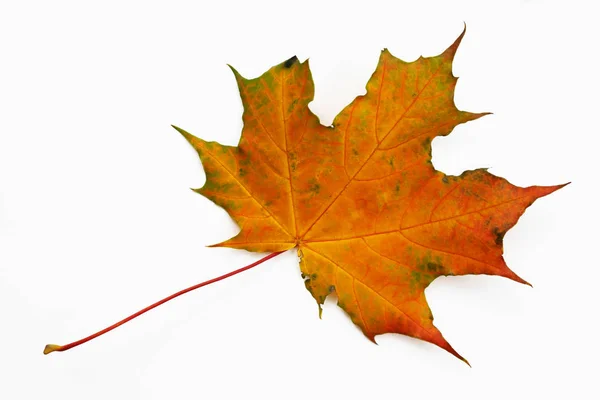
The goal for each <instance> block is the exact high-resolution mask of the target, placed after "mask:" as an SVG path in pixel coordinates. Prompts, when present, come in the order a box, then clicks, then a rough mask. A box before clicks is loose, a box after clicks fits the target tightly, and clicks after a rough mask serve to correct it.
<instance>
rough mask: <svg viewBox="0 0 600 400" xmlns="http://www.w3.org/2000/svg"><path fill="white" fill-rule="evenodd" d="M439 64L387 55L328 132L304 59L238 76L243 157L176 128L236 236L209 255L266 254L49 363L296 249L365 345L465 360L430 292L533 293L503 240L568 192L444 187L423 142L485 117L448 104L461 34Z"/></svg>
mask: <svg viewBox="0 0 600 400" xmlns="http://www.w3.org/2000/svg"><path fill="white" fill-rule="evenodd" d="M464 33H465V32H464V31H463V33H462V34H461V35H460V36H459V37H458V39H457V40H456V41H455V42H454V43H453V44H452V45H451V46H450V47H449V48H448V49H447V50H446V51H444V52H443V53H442V54H440V55H439V56H436V57H428V58H422V57H421V58H419V59H417V60H416V61H414V62H410V63H407V62H404V61H402V60H400V59H398V58H396V57H394V56H393V55H392V54H390V52H389V51H387V50H383V51H382V53H381V57H380V59H379V64H378V65H377V69H376V70H375V73H374V74H373V76H372V77H371V79H370V80H369V82H368V83H367V93H366V94H365V95H363V96H358V97H357V98H356V99H354V101H353V102H352V103H350V104H349V105H348V106H347V107H346V108H345V109H344V110H342V112H341V113H340V114H339V115H338V116H337V117H336V118H335V120H334V121H333V126H330V127H328V126H323V125H321V124H320V122H319V119H318V118H317V116H316V115H314V114H313V113H312V112H311V111H310V109H309V108H308V104H309V103H310V102H311V101H312V99H313V95H314V84H313V81H312V77H311V73H310V69H309V66H308V61H305V62H304V63H300V62H299V61H298V59H297V58H296V57H292V58H290V59H289V60H287V61H286V62H284V63H282V64H279V65H277V66H275V67H273V68H271V69H270V70H268V71H267V72H265V73H264V74H263V75H261V76H259V77H258V78H256V79H245V78H243V77H242V76H241V75H240V74H239V73H238V72H237V71H236V70H235V69H233V68H232V70H233V73H234V75H235V78H236V80H237V83H238V86H239V90H240V94H241V97H242V102H243V105H244V114H243V120H244V128H243V131H242V136H241V139H240V143H239V146H237V147H231V146H223V145H221V144H219V143H216V142H206V141H204V140H202V139H199V138H197V137H195V136H192V135H191V134H189V133H188V132H186V131H184V130H183V129H180V128H177V127H175V128H176V129H177V130H178V131H179V132H181V133H182V134H183V136H185V138H186V139H187V140H188V141H189V142H190V143H191V144H192V146H194V148H195V149H196V150H197V151H198V153H199V155H200V159H201V160H202V164H203V166H204V170H205V172H206V183H205V185H204V186H203V187H202V188H200V189H197V190H196V191H197V192H198V193H200V194H202V195H204V196H205V197H207V198H208V199H210V200H212V201H213V202H214V203H216V204H218V205H219V206H221V207H223V208H224V209H225V210H226V211H227V212H228V213H229V215H231V217H232V218H233V219H234V220H235V221H236V222H237V224H238V225H239V227H240V228H241V229H240V232H239V234H237V235H236V236H235V237H233V238H231V239H229V240H227V241H225V242H223V243H220V244H216V245H214V246H222V247H233V248H237V249H245V250H248V251H254V252H270V253H271V254H269V255H267V256H266V257H264V258H262V259H261V260H259V261H257V262H255V263H253V264H250V265H248V266H246V267H243V268H240V269H238V270H235V271H233V272H230V273H228V274H225V275H222V276H220V277H217V278H214V279H211V280H209V281H206V282H202V283H200V284H197V285H194V286H192V287H190V288H187V289H184V290H182V291H180V292H177V293H175V294H173V295H171V296H169V297H167V298H165V299H163V300H161V301H159V302H157V303H155V304H153V305H151V306H149V307H146V308H145V309H143V310H141V311H139V312H137V313H135V314H133V315H131V316H130V317H127V318H125V319H124V320H122V321H120V322H118V323H116V324H114V325H112V326H110V327H108V328H106V329H104V330H102V331H100V332H97V333H95V334H93V335H91V336H88V337H86V338H84V339H81V340H78V341H76V342H73V343H69V344H67V345H64V346H59V345H53V344H51V345H47V346H46V348H45V349H44V353H45V354H48V353H51V352H54V351H65V350H68V349H70V348H73V347H75V346H78V345H80V344H83V343H85V342H87V341H89V340H91V339H93V338H95V337H98V336H100V335H103V334H104V333H106V332H109V331H111V330H112V329H114V328H116V327H118V326H120V325H122V324H123V323H125V322H127V321H129V320H131V319H133V318H135V317H137V316H139V315H141V314H143V313H145V312H147V311H148V310H151V309H153V308H154V307H157V306H159V305H161V304H163V303H165V302H167V301H169V300H171V299H173V298H175V297H177V296H180V295H182V294H185V293H188V292H190V291H192V290H195V289H197V288H199V287H202V286H205V285H208V284H211V283H214V282H217V281H219V280H222V279H226V278H228V277H230V276H232V275H235V274H237V273H240V272H242V271H245V270H247V269H249V268H252V267H254V266H256V265H259V264H260V263H262V262H264V261H266V260H268V259H270V258H273V257H275V256H276V255H277V254H280V253H281V252H283V251H285V250H289V249H291V248H294V247H296V248H297V249H298V255H299V256H300V269H301V271H302V276H303V277H304V282H305V285H306V288H307V289H308V290H309V291H310V293H311V294H312V296H313V297H314V298H315V300H316V301H317V304H318V305H319V315H320V314H321V310H322V309H321V306H322V305H323V303H324V302H325V298H326V297H327V296H328V295H329V294H332V293H335V294H336V295H337V296H338V305H339V306H340V307H341V308H343V309H344V310H345V311H346V312H347V313H348V315H349V316H350V318H351V319H352V321H353V322H354V323H355V324H356V325H358V326H359V327H360V328H361V329H362V331H363V333H364V334H365V335H366V336H367V337H368V338H369V339H371V340H372V341H374V340H375V336H376V335H378V334H383V333H389V332H393V333H401V334H404V335H408V336H412V337H415V338H418V339H422V340H425V341H428V342H431V343H433V344H436V345H437V346H439V347H441V348H443V349H445V350H447V351H448V352H450V353H451V354H453V355H455V356H456V357H458V358H460V359H461V360H464V361H465V362H466V360H465V359H464V358H463V357H461V356H460V355H459V354H458V353H457V352H456V351H455V350H454V349H453V348H452V346H450V344H449V343H448V342H447V341H446V340H445V339H444V337H443V336H442V334H441V333H440V331H439V330H438V329H437V328H436V327H435V326H434V325H433V316H432V314H431V310H430V309H429V306H428V305H427V300H426V298H425V288H427V286H428V285H429V284H430V283H431V282H432V281H433V280H434V279H435V278H437V277H439V276H444V275H466V274H487V275H498V276H503V277H506V278H509V279H512V280H514V281H517V282H521V283H527V282H525V281H524V280H523V279H521V278H520V277H519V276H517V275H516V274H515V273H514V272H513V271H511V270H510V269H509V268H508V266H507V265H506V263H505V262H504V259H503V257H502V253H503V248H502V239H503V237H504V234H505V233H506V231H507V230H508V229H510V228H511V227H513V226H514V225H515V224H516V223H517V220H518V219H519V217H520V216H521V215H522V214H523V212H524V211H525V209H526V208H527V207H528V206H530V205H531V204H532V203H533V202H534V201H535V200H536V199H538V198H539V197H542V196H545V195H547V194H549V193H552V192H554V191H555V190H557V189H559V188H561V187H563V186H564V185H558V186H545V187H544V186H531V187H527V188H520V187H518V186H514V185H512V184H510V183H509V182H508V181H506V180H505V179H503V178H499V177H497V176H494V175H492V174H490V173H488V172H487V171H486V170H485V169H477V170H474V171H466V172H464V173H463V174H461V175H460V176H449V175H445V174H444V173H442V172H439V171H436V170H435V169H434V167H433V165H432V163H431V141H432V140H433V139H434V138H435V137H437V136H445V135H448V134H449V133H450V132H451V131H452V130H453V129H454V127H455V126H457V125H458V124H461V123H464V122H468V121H472V120H475V119H477V118H480V117H482V116H484V115H486V114H487V113H480V114H474V113H470V112H465V111H460V110H458V109H457V108H456V107H455V105H454V87H455V86H456V81H457V78H456V77H454V76H453V75H452V60H453V58H454V55H455V53H456V50H457V48H458V45H459V43H460V41H461V39H462V37H463V36H464Z"/></svg>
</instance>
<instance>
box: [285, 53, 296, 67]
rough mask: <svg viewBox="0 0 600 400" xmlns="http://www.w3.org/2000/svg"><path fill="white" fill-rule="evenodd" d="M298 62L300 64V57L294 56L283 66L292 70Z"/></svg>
mask: <svg viewBox="0 0 600 400" xmlns="http://www.w3.org/2000/svg"><path fill="white" fill-rule="evenodd" d="M297 62H298V57H296V56H293V57H290V58H289V59H287V60H286V61H285V62H284V63H283V66H284V67H285V68H291V67H292V65H294V64H296V63H297Z"/></svg>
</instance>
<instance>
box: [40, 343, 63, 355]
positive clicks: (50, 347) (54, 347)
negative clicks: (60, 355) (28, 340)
mask: <svg viewBox="0 0 600 400" xmlns="http://www.w3.org/2000/svg"><path fill="white" fill-rule="evenodd" d="M61 347H62V346H59V345H57V344H47V345H46V347H44V354H50V353H52V352H53V351H60V349H61Z"/></svg>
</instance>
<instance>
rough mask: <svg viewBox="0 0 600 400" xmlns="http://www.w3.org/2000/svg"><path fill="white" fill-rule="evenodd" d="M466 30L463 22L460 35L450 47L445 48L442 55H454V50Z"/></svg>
mask: <svg viewBox="0 0 600 400" xmlns="http://www.w3.org/2000/svg"><path fill="white" fill-rule="evenodd" d="M466 32H467V24H466V23H465V24H464V28H463V31H462V33H461V34H460V35H458V37H457V38H456V40H455V41H454V43H452V44H451V45H450V47H448V48H447V49H446V51H444V53H443V55H444V56H446V57H449V58H450V59H454V56H455V55H456V50H458V46H459V45H460V42H461V41H462V40H463V37H465V33H466Z"/></svg>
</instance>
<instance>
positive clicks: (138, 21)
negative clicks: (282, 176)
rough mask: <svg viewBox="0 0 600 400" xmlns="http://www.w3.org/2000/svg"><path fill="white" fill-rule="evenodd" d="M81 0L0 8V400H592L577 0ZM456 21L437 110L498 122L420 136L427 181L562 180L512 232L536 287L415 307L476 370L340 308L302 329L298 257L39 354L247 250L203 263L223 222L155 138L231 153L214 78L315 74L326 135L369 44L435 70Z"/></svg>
mask: <svg viewBox="0 0 600 400" xmlns="http://www.w3.org/2000/svg"><path fill="white" fill-rule="evenodd" d="M83 3H86V4H85V5H84V4H83ZM88 3H89V2H79V1H72V2H64V1H39V2H31V1H13V2H9V1H3V2H2V3H1V4H2V5H1V7H0V342H1V343H2V346H3V347H2V350H1V353H0V398H2V399H42V398H44V399H121V398H122V399H178V400H183V399H323V398H335V399H354V398H365V399H371V398H372V399H377V398H386V399H393V398H399V399H400V398H419V399H422V398H437V399H442V398H445V399H450V398H459V399H462V400H467V399H516V398H546V397H548V396H557V397H558V398H573V399H592V398H598V396H599V394H598V393H599V388H598V383H597V373H598V370H599V365H598V360H599V356H600V354H599V349H598V337H599V335H600V331H599V328H598V316H597V306H598V305H599V304H600V298H599V295H598V278H599V272H598V271H599V267H600V265H599V258H598V255H597V251H598V243H597V238H598V226H599V225H598V224H599V222H600V221H599V218H598V208H597V205H596V204H597V196H596V195H595V193H597V187H598V184H599V180H598V175H597V173H596V171H595V170H594V168H593V164H595V163H594V160H596V159H597V154H598V145H599V141H598V135H599V134H600V132H599V130H598V123H597V118H598V117H597V116H598V112H599V111H598V108H599V101H598V93H599V91H600V85H599V63H598V61H599V59H598V38H599V37H600V30H599V28H598V21H597V17H598V12H597V10H596V9H595V8H594V6H593V5H592V4H594V2H593V1H589V2H577V1H556V2H552V1H541V0H539V1H498V2H481V1H473V2H467V1H455V2H446V1H440V2H421V1H416V0H415V1H411V2H408V3H407V2H400V1H389V2H383V1H375V0H369V1H364V2H360V3H358V4H354V3H352V2H350V1H343V2H325V1H321V2H319V1H308V0H303V1H295V2H284V1H281V0H280V1H274V2H266V1H247V2H239V4H234V3H233V2H226V1H223V2H220V3H219V2H205V3H201V2H174V1H170V2H163V3H162V4H157V3H155V2H148V1H146V2H138V3H134V2H121V1H114V2H109V1H105V2H97V4H96V5H90V4H88ZM445 3H454V5H452V6H450V5H445ZM484 3H485V4H484ZM463 21H465V22H466V23H467V34H466V36H465V38H464V40H463V43H462V45H461V47H460V49H459V51H458V53H457V56H456V60H455V65H454V73H455V75H457V76H460V80H459V83H458V87H457V91H456V104H457V106H458V107H459V108H460V109H463V110H468V111H472V112H482V111H492V112H494V115H491V116H487V117H485V118H482V119H480V120H478V121H474V122H470V123H468V124H465V125H461V126H460V127H458V128H457V129H455V131H454V132H453V133H452V134H451V135H450V136H449V137H447V138H438V139H436V140H435V141H434V150H433V155H434V164H435V166H436V167H437V168H438V169H440V170H442V171H444V172H446V173H450V174H459V173H461V172H462V171H463V170H465V169H473V168H477V167H490V168H491V169H490V172H492V173H494V174H496V175H500V176H503V177H505V178H507V179H509V180H510V181H511V182H512V183H514V184H517V185H521V186H526V185H533V184H540V185H552V184H560V183H564V182H568V181H572V182H573V183H572V184H571V185H570V186H568V187H566V188H564V189H562V190H560V191H558V192H556V193H554V194H552V195H550V196H548V197H545V198H543V199H540V200H538V201H537V202H536V203H535V204H534V205H533V206H532V207H531V208H530V209H528V210H527V212H526V213H525V215H524V217H523V218H522V219H521V220H520V221H519V223H518V225H517V226H516V227H515V228H514V229H512V230H511V231H510V232H509V233H508V234H507V235H506V238H505V256H506V259H507V262H508V265H509V266H510V267H511V268H512V269H513V270H514V271H516V272H517V273H518V274H519V275H521V276H522V277H523V278H524V279H526V280H528V281H530V282H531V283H532V284H533V286H534V288H533V289H532V288H530V287H527V286H524V285H519V284H516V283H514V282H512V281H509V280H506V279H502V278H498V277H487V276H468V277H453V278H441V279H438V280H436V281H435V282H434V283H433V284H432V285H431V286H430V287H429V288H428V289H427V291H426V293H427V298H428V301H429V303H430V305H431V307H432V310H433V313H434V316H435V324H436V325H437V326H438V327H439V328H440V329H441V331H442V332H443V333H444V335H445V336H446V338H447V339H448V340H449V341H450V342H451V343H452V345H453V346H454V347H455V348H456V349H457V350H458V351H459V352H460V353H461V354H463V355H464V356H465V357H466V358H467V359H468V360H469V361H470V362H471V364H472V366H473V368H468V367H467V366H466V365H465V364H463V363H462V362H460V361H459V360H457V359H455V358H454V357H452V356H450V355H449V354H448V353H446V352H445V351H443V350H440V349H438V348H436V347H435V346H433V345H430V344H428V343H424V342H419V341H417V340H413V339H410V338H406V337H402V336H399V335H391V334H388V335H383V336H379V337H378V338H377V341H378V342H379V346H376V345H374V344H372V343H371V342H369V341H368V340H367V339H366V338H364V337H363V336H362V334H361V333H360V331H359V330H358V329H357V328H356V327H354V326H353V325H352V323H351V322H350V320H349V318H347V317H346V315H344V314H343V312H342V311H341V310H340V309H339V308H338V307H336V306H335V303H334V302H333V300H331V301H328V302H327V304H326V307H325V309H324V312H323V319H322V320H319V318H318V313H317V306H316V304H315V303H314V300H313V299H312V298H311V296H310V294H309V293H308V292H307V291H306V289H305V288H304V285H303V283H302V279H301V277H300V272H299V268H298V265H297V259H296V255H295V253H294V252H293V251H290V252H288V253H286V254H284V255H282V256H279V257H278V258H275V259H273V260H271V261H268V262H266V263H265V264H262V265H261V266H259V267H257V268H255V269H252V270H251V271H249V272H246V273H244V274H242V275H238V276H236V277H234V278H232V279H230V280H228V281H224V282H220V283H218V284H215V285H212V286H210V287H206V288H203V289H201V290H200V291H197V292H194V293H191V294H188V295H186V296H184V297H181V298H179V299H177V300H176V301H173V302H171V303H169V304H167V305H165V306H163V307H161V308H159V309H157V310H154V311H152V312H151V313H149V314H146V315H144V316H143V317H141V318H139V319H137V320H135V321H134V322H131V323H129V324H128V325H126V326H124V327H122V328H120V329H119V330H117V331H114V332H111V333H110V334H108V335H106V336H103V337H102V338H100V339H97V340H95V341H93V342H90V343H88V344H86V345H84V346H81V347H78V348H76V349H73V350H71V351H68V352H65V353H54V354H51V355H48V356H43V355H42V349H43V348H44V345H45V344H46V343H59V344H64V343H68V342H71V341H74V340H76V339H79V338H81V337H83V336H86V335H88V334H90V333H93V332H95V331H96V330H98V329H100V328H103V327H105V326H107V325H109V324H111V323H113V322H115V321H117V320H118V319H120V318H122V317H124V316H126V315H128V314H130V313H132V312H134V311H136V310H138V309H140V308H142V307H144V306H146V305H148V304H150V303H152V302H154V301H156V300H158V299H160V298H162V297H164V296H166V295H168V294H170V293H172V292H174V291H177V290H179V289H181V288H184V287H187V286H189V285H191V284H193V283H196V282H199V281H203V280H206V279H209V278H212V277H214V276H217V275H220V274H223V273H225V272H228V271H230V270H233V269H236V268H239V267H241V266H243V265H246V264H248V263H250V262H252V261H254V260H257V259H259V258H260V257H262V255H260V254H250V253H247V252H245V251H235V250H230V249H210V248H206V247H205V246H206V245H208V244H211V243H215V242H219V241H221V240H224V239H227V238H229V237H230V236H232V235H234V234H235V233H236V232H237V228H236V227H235V225H234V224H233V222H232V221H231V220H230V218H229V217H228V216H227V214H226V213H225V212H224V211H223V210H221V209H220V208H218V207H217V206H215V205H213V204H212V203H211V202H210V201H208V200H206V199H204V198H203V197H201V196H200V195H197V194H195V193H193V192H192V191H190V190H189V188H190V187H199V186H201V185H202V184H203V182H204V173H203V172H202V168H201V165H200V162H199V160H198V158H197V156H196V154H195V152H194V151H193V150H192V148H191V147H190V146H189V145H188V144H187V143H186V142H185V140H184V139H183V138H182V137H181V136H180V135H179V134H177V132H175V131H174V130H173V129H172V128H171V127H170V124H176V125H179V126H181V127H182V128H184V129H186V130H188V131H190V132H192V133H194V134H196V135H198V136H201V137H203V138H205V139H209V140H218V141H220V142H221V143H225V144H229V145H235V144H236V143H237V141H238V139H239V135H240V130H241V112H242V108H241V102H240V100H239V96H238V93H237V88H236V85H235V81H234V78H233V76H232V74H231V71H230V70H229V68H227V66H226V63H230V64H231V65H233V66H235V67H236V68H237V69H238V70H239V71H240V72H241V73H242V74H243V75H244V76H246V77H255V76H257V75H259V74H260V73H262V72H263V71H264V70H266V69H268V68H269V67H271V66H272V65H274V64H277V63H280V62H282V61H284V60H286V59H288V58H289V57H291V56H292V55H294V54H296V55H298V57H299V58H300V59H301V60H304V59H306V58H307V57H310V63H311V68H312V71H313V77H314V80H315V85H316V97H315V101H314V102H313V103H312V104H311V108H312V110H313V111H314V112H315V113H316V114H317V115H319V116H320V118H321V121H322V122H323V123H324V124H330V123H331V121H332V120H333V117H334V116H335V114H336V113H337V112H339V111H340V110H341V109H342V108H343V107H344V106H345V105H346V104H348V103H349V102H350V101H351V100H352V99H353V98H354V97H355V96H357V95H359V94H362V93H364V86H365V84H366V82H367V80H368V78H369V76H370V75H371V73H372V72H373V70H374V68H375V65H376V63H377V59H378V56H379V52H380V50H381V49H382V48H383V47H388V48H389V49H390V51H391V52H392V53H393V54H394V55H396V56H398V57H401V58H403V59H405V60H414V59H415V58H417V57H418V56H419V55H420V54H423V55H426V56H431V55H436V54H438V53H440V52H441V51H443V50H444V49H445V48H446V47H447V46H448V45H450V44H451V43H452V42H453V41H454V39H455V38H456V37H457V36H458V35H459V34H460V32H461V30H462V28H463Z"/></svg>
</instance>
